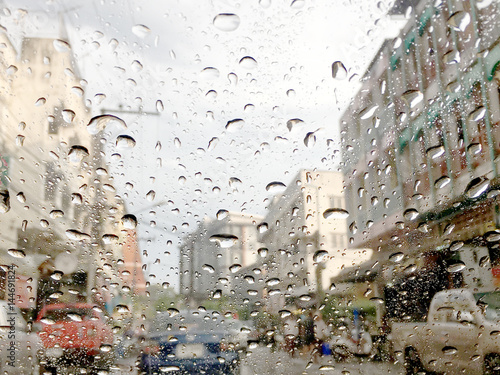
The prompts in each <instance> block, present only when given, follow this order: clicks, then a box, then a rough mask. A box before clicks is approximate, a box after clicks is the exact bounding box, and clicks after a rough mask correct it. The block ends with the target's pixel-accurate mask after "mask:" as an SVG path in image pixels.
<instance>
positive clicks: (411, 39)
mask: <svg viewBox="0 0 500 375" xmlns="http://www.w3.org/2000/svg"><path fill="white" fill-rule="evenodd" d="M416 36H417V34H416V33H415V31H414V30H413V31H410V32H409V33H408V34H407V35H406V38H405V51H406V53H407V54H408V53H410V49H411V48H412V47H413V46H414V45H415V38H416Z"/></svg>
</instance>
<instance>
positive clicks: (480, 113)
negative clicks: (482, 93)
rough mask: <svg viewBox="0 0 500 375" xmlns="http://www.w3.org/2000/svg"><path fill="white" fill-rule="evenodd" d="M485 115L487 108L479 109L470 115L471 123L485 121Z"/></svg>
mask: <svg viewBox="0 0 500 375" xmlns="http://www.w3.org/2000/svg"><path fill="white" fill-rule="evenodd" d="M485 115H486V108H484V107H478V108H476V109H475V110H474V111H472V112H471V113H470V114H469V117H468V119H469V121H473V122H477V121H480V120H482V119H484V116H485Z"/></svg>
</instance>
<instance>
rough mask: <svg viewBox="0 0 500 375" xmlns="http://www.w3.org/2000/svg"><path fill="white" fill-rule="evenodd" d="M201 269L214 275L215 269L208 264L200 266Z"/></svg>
mask: <svg viewBox="0 0 500 375" xmlns="http://www.w3.org/2000/svg"><path fill="white" fill-rule="evenodd" d="M201 269H202V270H203V271H207V272H208V273H214V272H215V268H214V267H212V266H211V265H210V264H204V265H203V266H201Z"/></svg>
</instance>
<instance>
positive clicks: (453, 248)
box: [450, 241, 464, 251]
mask: <svg viewBox="0 0 500 375" xmlns="http://www.w3.org/2000/svg"><path fill="white" fill-rule="evenodd" d="M463 246H464V242H463V241H453V242H452V244H451V245H450V251H458V250H460V249H461V248H462V247H463Z"/></svg>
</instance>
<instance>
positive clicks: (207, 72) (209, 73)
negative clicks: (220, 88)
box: [200, 67, 220, 80]
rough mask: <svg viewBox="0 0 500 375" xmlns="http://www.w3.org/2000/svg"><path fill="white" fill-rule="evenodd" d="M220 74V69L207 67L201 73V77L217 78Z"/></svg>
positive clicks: (207, 78)
mask: <svg viewBox="0 0 500 375" xmlns="http://www.w3.org/2000/svg"><path fill="white" fill-rule="evenodd" d="M219 75H220V73H219V69H217V68H212V67H207V68H205V69H203V70H202V71H201V73H200V77H201V78H203V79H206V80H211V79H217V78H219Z"/></svg>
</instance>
